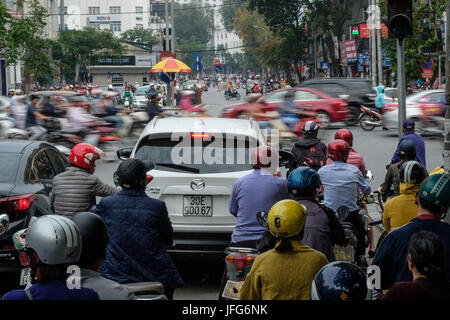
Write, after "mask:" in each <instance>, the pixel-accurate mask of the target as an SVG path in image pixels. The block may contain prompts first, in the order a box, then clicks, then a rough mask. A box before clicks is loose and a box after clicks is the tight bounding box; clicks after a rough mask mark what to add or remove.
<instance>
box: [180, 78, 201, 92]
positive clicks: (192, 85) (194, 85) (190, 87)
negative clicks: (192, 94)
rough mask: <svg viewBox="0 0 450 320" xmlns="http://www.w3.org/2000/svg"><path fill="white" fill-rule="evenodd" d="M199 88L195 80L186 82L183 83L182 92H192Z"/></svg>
mask: <svg viewBox="0 0 450 320" xmlns="http://www.w3.org/2000/svg"><path fill="white" fill-rule="evenodd" d="M199 86H200V85H199V83H198V82H197V80H187V81H184V82H183V90H193V89H195V88H197V87H199Z"/></svg>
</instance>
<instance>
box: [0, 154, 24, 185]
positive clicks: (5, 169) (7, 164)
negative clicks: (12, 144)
mask: <svg viewBox="0 0 450 320" xmlns="http://www.w3.org/2000/svg"><path fill="white" fill-rule="evenodd" d="M19 160H20V154H17V153H0V163H1V164H2V165H1V166H0V183H11V182H14V179H15V178H16V172H17V166H18V165H19Z"/></svg>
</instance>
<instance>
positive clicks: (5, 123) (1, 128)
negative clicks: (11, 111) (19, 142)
mask: <svg viewBox="0 0 450 320" xmlns="http://www.w3.org/2000/svg"><path fill="white" fill-rule="evenodd" d="M28 137H29V134H28V131H26V130H25V129H19V128H16V127H15V125H14V122H13V121H11V120H10V119H9V118H8V117H7V116H6V114H3V113H2V114H0V139H25V140H26V139H28Z"/></svg>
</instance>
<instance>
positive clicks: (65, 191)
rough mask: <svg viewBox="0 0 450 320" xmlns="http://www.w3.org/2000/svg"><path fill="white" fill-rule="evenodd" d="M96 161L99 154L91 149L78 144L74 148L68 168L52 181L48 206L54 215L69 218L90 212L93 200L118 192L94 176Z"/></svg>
mask: <svg viewBox="0 0 450 320" xmlns="http://www.w3.org/2000/svg"><path fill="white" fill-rule="evenodd" d="M97 159H100V153H99V152H98V149H97V148H95V147H94V146H92V145H90V144H87V143H80V144H77V145H76V146H75V147H73V149H72V150H71V152H70V157H69V162H70V164H71V166H70V167H68V168H66V171H64V172H62V173H60V174H58V175H57V176H56V177H55V178H53V192H52V195H51V198H50V205H51V209H52V210H53V212H54V213H55V214H58V215H62V216H66V217H69V218H70V217H72V216H73V215H75V214H76V213H78V212H85V211H90V210H91V208H92V207H93V206H94V205H95V203H96V196H99V197H106V196H110V195H113V194H115V193H116V192H117V191H119V190H117V189H116V188H114V187H112V186H109V185H107V184H104V183H103V182H102V181H100V179H99V178H98V177H97V176H94V175H93V173H94V172H95V160H97Z"/></svg>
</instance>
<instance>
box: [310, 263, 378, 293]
mask: <svg viewBox="0 0 450 320" xmlns="http://www.w3.org/2000/svg"><path fill="white" fill-rule="evenodd" d="M369 296H370V292H369V289H368V288H367V276H366V274H365V273H364V271H362V270H361V269H360V268H358V267H357V266H356V265H354V264H352V263H350V262H344V261H336V262H332V263H329V264H327V265H326V266H324V267H323V268H322V269H320V270H319V272H318V273H317V274H316V276H315V278H314V280H313V282H312V287H311V299H312V300H366V299H367V298H368V297H369Z"/></svg>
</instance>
